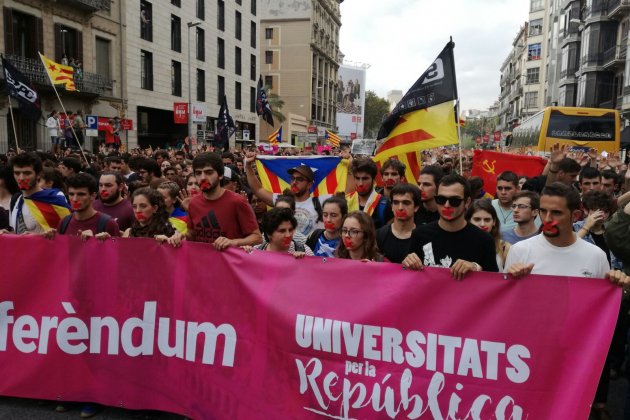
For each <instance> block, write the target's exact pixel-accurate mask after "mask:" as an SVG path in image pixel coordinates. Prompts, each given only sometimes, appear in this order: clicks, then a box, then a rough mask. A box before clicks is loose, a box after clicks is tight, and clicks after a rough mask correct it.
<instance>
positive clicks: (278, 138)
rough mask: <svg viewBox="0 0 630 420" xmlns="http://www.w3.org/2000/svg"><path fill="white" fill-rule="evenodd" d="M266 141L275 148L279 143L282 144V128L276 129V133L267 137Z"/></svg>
mask: <svg viewBox="0 0 630 420" xmlns="http://www.w3.org/2000/svg"><path fill="white" fill-rule="evenodd" d="M267 141H269V143H270V144H272V145H274V146H277V145H278V143H281V142H282V126H280V128H278V129H277V130H276V131H274V132H273V133H271V134H270V135H269V137H267Z"/></svg>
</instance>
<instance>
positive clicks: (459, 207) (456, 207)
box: [402, 174, 499, 280]
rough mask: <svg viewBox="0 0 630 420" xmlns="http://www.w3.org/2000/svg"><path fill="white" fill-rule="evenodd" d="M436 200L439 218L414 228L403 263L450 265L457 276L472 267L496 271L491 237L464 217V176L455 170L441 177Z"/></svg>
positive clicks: (467, 195)
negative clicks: (457, 173)
mask: <svg viewBox="0 0 630 420" xmlns="http://www.w3.org/2000/svg"><path fill="white" fill-rule="evenodd" d="M435 202H436V204H437V207H438V212H439V214H440V219H439V220H438V221H436V222H432V223H429V224H426V225H424V226H420V227H418V228H416V230H415V231H414V232H413V234H412V235H411V248H410V251H411V252H410V254H409V255H407V257H405V259H404V260H403V263H402V264H403V267H404V268H409V269H412V270H420V269H422V267H424V266H430V267H444V268H449V269H450V271H451V274H452V275H453V277H454V278H456V279H458V280H461V279H462V278H463V277H464V276H465V275H466V274H468V273H469V272H471V271H482V270H483V271H494V272H497V271H499V267H498V266H497V260H496V250H495V246H494V240H493V239H492V237H491V236H490V235H488V234H487V233H485V232H483V231H482V230H480V229H478V228H477V227H476V226H473V225H471V224H470V223H468V222H467V221H466V219H465V218H464V214H465V213H466V209H467V208H468V206H470V203H471V198H470V185H469V184H468V181H467V180H466V178H464V177H462V176H460V175H456V174H452V175H447V176H445V177H444V178H442V180H441V181H440V185H439V186H438V191H437V196H436V197H435Z"/></svg>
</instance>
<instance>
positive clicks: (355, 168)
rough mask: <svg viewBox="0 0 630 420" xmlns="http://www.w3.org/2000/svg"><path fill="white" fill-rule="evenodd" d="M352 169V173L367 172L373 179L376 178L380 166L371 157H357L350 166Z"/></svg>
mask: <svg viewBox="0 0 630 420" xmlns="http://www.w3.org/2000/svg"><path fill="white" fill-rule="evenodd" d="M350 169H351V170H352V174H356V173H357V172H365V173H367V174H368V175H370V177H372V180H374V179H375V178H376V174H377V173H378V168H377V166H376V163H374V161H373V160H372V159H370V158H357V159H354V160H353V161H352V165H351V167H350Z"/></svg>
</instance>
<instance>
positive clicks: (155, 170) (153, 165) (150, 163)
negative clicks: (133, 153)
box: [138, 158, 162, 178]
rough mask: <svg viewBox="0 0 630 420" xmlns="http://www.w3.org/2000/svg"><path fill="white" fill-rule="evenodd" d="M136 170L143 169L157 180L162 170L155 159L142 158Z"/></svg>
mask: <svg viewBox="0 0 630 420" xmlns="http://www.w3.org/2000/svg"><path fill="white" fill-rule="evenodd" d="M138 169H144V170H145V171H147V172H148V173H150V174H153V176H155V177H157V178H160V177H161V176H162V169H161V168H160V165H158V163H157V161H156V160H155V159H151V158H143V159H142V160H141V161H140V162H138Z"/></svg>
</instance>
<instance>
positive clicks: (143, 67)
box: [140, 50, 153, 90]
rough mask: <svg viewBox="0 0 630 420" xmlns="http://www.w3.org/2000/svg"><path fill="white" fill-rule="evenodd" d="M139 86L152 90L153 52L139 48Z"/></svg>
mask: <svg viewBox="0 0 630 420" xmlns="http://www.w3.org/2000/svg"><path fill="white" fill-rule="evenodd" d="M140 87H141V88H142V89H146V90H153V54H151V53H150V52H148V51H144V50H140Z"/></svg>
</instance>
